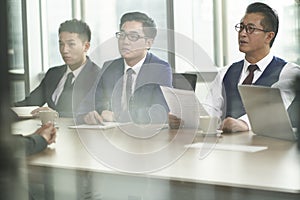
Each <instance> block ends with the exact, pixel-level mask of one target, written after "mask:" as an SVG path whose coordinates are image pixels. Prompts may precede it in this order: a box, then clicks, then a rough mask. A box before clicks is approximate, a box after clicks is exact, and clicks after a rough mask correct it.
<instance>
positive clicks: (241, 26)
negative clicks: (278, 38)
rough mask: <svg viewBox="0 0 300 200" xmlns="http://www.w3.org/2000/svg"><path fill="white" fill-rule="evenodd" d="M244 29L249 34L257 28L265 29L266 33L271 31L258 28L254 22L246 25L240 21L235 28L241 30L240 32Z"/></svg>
mask: <svg viewBox="0 0 300 200" xmlns="http://www.w3.org/2000/svg"><path fill="white" fill-rule="evenodd" d="M244 29H245V30H246V33H248V34H251V33H253V32H254V31H255V30H258V31H263V32H265V33H266V32H270V31H268V30H264V29H260V28H256V27H255V25H254V24H247V25H245V24H242V23H239V24H237V25H235V30H236V31H237V32H239V33H240V32H242V31H243V30H244Z"/></svg>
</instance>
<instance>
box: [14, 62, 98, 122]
mask: <svg viewBox="0 0 300 200" xmlns="http://www.w3.org/2000/svg"><path fill="white" fill-rule="evenodd" d="M66 70H67V65H62V66H57V67H52V68H50V69H49V70H48V71H47V73H46V75H45V77H44V79H43V80H42V81H41V83H40V85H39V86H38V87H37V88H35V89H34V90H33V91H32V92H31V93H30V94H29V96H27V97H26V98H25V99H24V100H23V101H20V102H17V103H15V106H43V105H44V104H45V103H47V104H48V106H49V107H50V108H52V109H54V110H56V105H55V103H54V102H53V100H52V94H53V92H54V91H55V89H56V87H57V85H58V84H59V82H60V80H61V78H62V77H63V75H64V73H65V72H66ZM99 73H100V68H99V67H98V66H97V65H96V64H95V63H93V62H92V61H91V60H90V59H89V58H87V63H86V65H85V66H84V68H83V69H82V71H81V72H80V74H79V75H78V77H77V78H76V80H75V82H74V89H73V98H72V99H73V101H72V99H70V103H72V104H73V113H76V110H77V108H78V107H79V106H80V105H81V104H82V102H83V101H84V99H85V98H86V96H87V93H88V91H90V89H91V88H92V87H93V86H94V85H95V84H96V82H97V81H96V80H97V77H98V76H99ZM73 113H63V112H60V113H59V114H60V116H61V117H71V116H73V115H72V114H73Z"/></svg>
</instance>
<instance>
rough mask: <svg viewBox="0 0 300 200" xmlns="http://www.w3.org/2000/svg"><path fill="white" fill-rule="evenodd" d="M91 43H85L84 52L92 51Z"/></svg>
mask: <svg viewBox="0 0 300 200" xmlns="http://www.w3.org/2000/svg"><path fill="white" fill-rule="evenodd" d="M90 46H91V43H90V42H84V52H87V51H88V50H89V49H90Z"/></svg>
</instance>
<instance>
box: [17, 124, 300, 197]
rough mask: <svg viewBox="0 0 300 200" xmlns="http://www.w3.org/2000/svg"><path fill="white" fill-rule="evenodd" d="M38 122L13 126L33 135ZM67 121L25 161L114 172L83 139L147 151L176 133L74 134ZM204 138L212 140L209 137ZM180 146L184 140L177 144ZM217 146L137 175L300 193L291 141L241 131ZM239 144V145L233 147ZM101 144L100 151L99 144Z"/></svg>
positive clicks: (298, 158)
mask: <svg viewBox="0 0 300 200" xmlns="http://www.w3.org/2000/svg"><path fill="white" fill-rule="evenodd" d="M38 125H39V121H38V120H37V119H31V120H23V121H19V122H16V123H15V124H13V127H12V130H13V133H16V134H20V133H23V134H24V132H25V133H32V132H34V130H35V129H36V128H37V126H38ZM69 125H73V122H72V120H71V119H60V120H59V122H58V126H59V131H58V138H57V142H56V143H55V144H52V145H50V146H49V147H48V148H47V149H46V150H45V151H43V152H41V153H39V154H37V155H34V156H31V157H29V158H28V163H29V164H30V165H33V166H50V167H55V168H64V169H76V170H86V171H93V172H99V173H112V174H118V173H122V172H118V171H116V170H114V169H111V168H110V167H109V165H107V163H105V162H102V161H101V160H99V158H97V156H95V153H94V150H91V149H87V148H86V147H85V145H83V143H86V141H88V140H90V139H95V138H96V140H98V139H99V140H101V138H102V139H105V140H107V141H110V142H112V143H114V144H115V145H117V146H118V147H119V148H120V149H122V150H123V151H127V152H129V153H131V154H134V153H137V152H142V153H147V152H151V151H152V150H157V149H159V148H161V147H163V146H164V145H165V144H167V143H170V141H174V138H176V136H177V134H178V132H177V131H174V130H173V131H170V130H168V129H164V130H162V131H161V133H160V134H158V135H157V136H154V137H153V138H154V139H153V138H152V140H151V141H150V142H148V140H147V139H144V140H141V139H136V138H134V137H130V136H128V135H127V134H123V133H121V132H122V131H121V132H120V130H119V129H117V128H113V129H108V130H105V131H104V132H101V133H99V131H95V130H84V131H80V132H79V133H78V131H77V130H76V129H70V128H68V126H69ZM102 131H103V130H102ZM188 132H189V131H188V130H184V131H183V132H182V133H186V134H188ZM84 134H86V135H84ZM83 135H84V136H83ZM80 137H81V139H80ZM82 137H84V138H82ZM203 139H204V137H203V136H201V135H199V134H196V137H195V139H194V143H197V142H202V143H203V142H204V143H205V144H206V146H208V147H213V145H209V143H207V141H206V142H205V141H204V140H203ZM206 139H209V140H212V141H215V138H213V137H211V138H206ZM100 143H101V142H100ZM100 143H99V145H100ZM179 145H182V143H181V142H179ZM217 145H221V146H215V147H214V148H209V153H208V155H207V156H204V155H203V154H204V153H205V152H204V149H200V148H188V149H187V151H185V152H184V153H183V155H182V156H180V157H179V158H178V159H176V160H175V161H174V162H173V163H170V164H169V165H168V166H162V169H160V170H155V171H153V172H151V173H139V174H138V175H141V176H144V175H145V176H147V177H151V178H157V179H169V180H179V181H185V182H192V183H203V184H209V185H220V186H229V187H239V188H250V189H259V190H268V191H277V192H288V193H300V151H299V150H298V149H297V144H296V143H295V142H290V141H283V140H278V139H272V138H266V137H261V136H255V135H254V134H252V133H251V132H250V133H249V132H244V133H236V134H226V135H223V136H222V138H219V140H218V144H217ZM237 145H238V147H239V148H235V147H236V146H237ZM224 146H225V147H229V148H224ZM230 146H232V147H234V148H230ZM241 147H242V148H241ZM251 147H267V149H265V150H261V151H258V152H249V151H248V150H247V149H249V148H251ZM96 148H97V147H96ZM99 148H100V149H101V147H100V146H99ZM130 174H131V173H129V174H127V175H130ZM134 175H136V174H134Z"/></svg>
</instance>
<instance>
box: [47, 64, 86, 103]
mask: <svg viewBox="0 0 300 200" xmlns="http://www.w3.org/2000/svg"><path fill="white" fill-rule="evenodd" d="M85 64H86V63H84V64H83V65H81V66H80V67H79V68H78V69H76V70H74V71H72V70H71V69H70V68H69V66H68V67H67V71H66V72H65V74H64V75H63V77H62V78H61V79H60V81H59V83H58V85H57V87H56V89H55V90H54V92H53V94H52V101H53V102H54V103H55V104H56V103H57V101H58V99H59V97H60V95H61V93H62V91H63V89H64V85H65V82H66V80H67V76H68V74H69V73H70V72H71V73H73V75H74V77H73V79H72V83H73V82H74V81H75V80H76V78H77V77H78V75H79V73H80V72H81V70H82V69H83V67H84V66H85Z"/></svg>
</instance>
